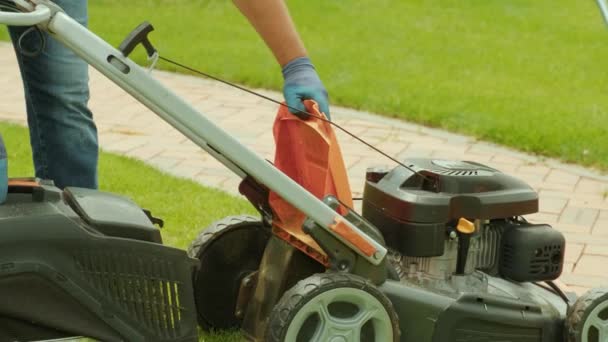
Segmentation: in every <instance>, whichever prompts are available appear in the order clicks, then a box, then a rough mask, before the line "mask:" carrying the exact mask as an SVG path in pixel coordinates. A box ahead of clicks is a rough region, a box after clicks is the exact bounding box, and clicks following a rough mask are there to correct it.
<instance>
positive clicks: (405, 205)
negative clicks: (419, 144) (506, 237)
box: [363, 159, 538, 257]
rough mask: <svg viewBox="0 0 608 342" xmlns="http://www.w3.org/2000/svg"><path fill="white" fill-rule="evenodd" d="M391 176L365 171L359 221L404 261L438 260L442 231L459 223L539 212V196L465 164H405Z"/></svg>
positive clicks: (427, 161)
mask: <svg viewBox="0 0 608 342" xmlns="http://www.w3.org/2000/svg"><path fill="white" fill-rule="evenodd" d="M405 164H406V165H407V166H408V167H410V168H411V169H412V170H414V171H416V172H413V171H411V170H408V169H406V168H404V167H402V166H398V167H396V168H394V169H392V170H390V171H388V170H377V169H370V170H368V172H367V174H366V184H365V189H364V194H363V216H364V217H365V218H366V219H367V220H369V221H370V222H371V223H373V224H374V225H375V226H376V227H378V229H380V231H381V232H382V233H383V235H384V237H385V239H386V241H387V244H388V246H389V247H391V248H393V249H395V250H397V251H399V252H400V253H403V254H404V255H407V256H417V257H426V256H439V255H442V254H443V252H444V241H445V234H446V226H447V224H448V223H449V222H451V221H454V220H458V219H459V218H463V217H464V218H467V219H469V220H476V219H481V220H486V219H496V218H509V217H514V216H520V215H526V214H531V213H535V212H537V211H538V195H537V194H536V192H535V191H534V190H533V189H532V188H531V187H530V186H529V185H527V184H526V183H524V182H522V181H520V180H518V179H516V178H514V177H511V176H508V175H506V174H504V173H502V172H500V171H498V170H495V169H493V168H491V167H488V166H485V165H482V164H478V163H475V162H469V161H447V160H438V159H435V160H434V159H409V160H406V161H405Z"/></svg>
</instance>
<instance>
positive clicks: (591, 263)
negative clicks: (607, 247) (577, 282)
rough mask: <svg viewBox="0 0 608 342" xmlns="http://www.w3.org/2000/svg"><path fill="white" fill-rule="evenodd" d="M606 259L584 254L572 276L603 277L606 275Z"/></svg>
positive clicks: (607, 263) (607, 262)
mask: <svg viewBox="0 0 608 342" xmlns="http://www.w3.org/2000/svg"><path fill="white" fill-rule="evenodd" d="M606 265H608V257H607V256H601V255H589V254H585V255H583V256H582V257H581V259H580V260H579V261H578V263H577V264H576V266H575V267H574V274H577V275H591V276H598V277H603V276H606V275H607V274H606V273H607V268H606Z"/></svg>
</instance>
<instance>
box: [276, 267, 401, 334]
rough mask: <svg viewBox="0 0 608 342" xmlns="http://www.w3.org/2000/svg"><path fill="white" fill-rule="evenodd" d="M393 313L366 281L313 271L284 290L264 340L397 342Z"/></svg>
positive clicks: (380, 295)
mask: <svg viewBox="0 0 608 342" xmlns="http://www.w3.org/2000/svg"><path fill="white" fill-rule="evenodd" d="M399 335H400V331H399V319H398V317H397V314H396V313H395V310H394V308H393V305H392V304H391V302H390V300H389V299H388V298H387V297H386V296H385V295H384V294H383V293H382V292H380V290H378V289H377V288H376V287H375V286H374V285H373V284H372V283H370V282H369V281H367V280H365V279H364V278H361V277H359V276H356V275H353V274H347V273H324V274H315V275H313V276H310V277H308V278H306V279H304V280H301V281H299V282H298V283H297V284H296V285H295V286H294V287H292V288H291V289H290V290H288V291H287V292H285V294H284V295H283V297H282V298H281V300H280V301H279V303H278V304H277V305H276V306H275V307H274V309H273V311H272V313H271V315H270V321H269V324H268V327H267V329H266V338H265V340H266V341H267V342H284V341H290V342H291V341H293V342H360V341H365V342H397V341H399Z"/></svg>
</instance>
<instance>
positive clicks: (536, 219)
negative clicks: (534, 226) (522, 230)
mask: <svg viewBox="0 0 608 342" xmlns="http://www.w3.org/2000/svg"><path fill="white" fill-rule="evenodd" d="M525 218H526V220H528V221H530V222H533V223H546V224H555V223H557V220H558V219H559V215H557V214H550V213H544V212H539V213H535V214H531V215H525Z"/></svg>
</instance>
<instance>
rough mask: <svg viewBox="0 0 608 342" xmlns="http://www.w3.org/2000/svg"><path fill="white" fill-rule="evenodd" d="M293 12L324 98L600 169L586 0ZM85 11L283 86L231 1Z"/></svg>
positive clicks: (320, 5) (108, 29) (605, 55)
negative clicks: (149, 27) (149, 29)
mask: <svg viewBox="0 0 608 342" xmlns="http://www.w3.org/2000/svg"><path fill="white" fill-rule="evenodd" d="M289 6H290V8H291V12H292V14H293V16H294V19H295V21H296V23H297V25H298V27H299V30H300V33H301V35H302V36H303V38H304V40H305V42H306V45H307V46H308V49H309V51H310V54H311V56H312V58H313V60H314V61H315V63H316V65H317V68H318V70H319V72H320V74H321V76H322V78H323V80H324V82H325V83H326V86H327V88H328V90H329V93H330V96H331V100H332V103H334V104H342V105H346V106H350V107H354V108H360V109H366V110H371V111H374V112H378V113H382V114H385V115H387V116H395V117H399V118H403V119H407V120H412V121H416V122H419V123H423V124H426V125H428V126H435V127H442V128H447V129H449V130H452V131H457V132H462V133H465V134H468V135H471V136H475V137H478V138H481V139H485V140H490V141H494V142H497V143H501V144H505V145H509V146H512V147H515V148H518V149H520V150H523V151H529V152H534V153H538V154H541V155H546V156H551V157H558V158H561V159H563V160H565V161H571V162H576V163H580V164H583V165H591V166H596V167H599V168H602V169H604V170H608V144H607V143H606V136H607V133H608V128H607V127H608V96H607V92H608V62H607V61H608V30H606V28H605V27H604V26H603V23H602V21H601V18H600V15H599V11H598V9H597V8H596V5H595V1H594V0H583V1H566V0H537V1H529V0H512V1H501V0H483V1H482V0H471V1H460V0H446V1H441V2H436V1H424V0H412V1H400V0H360V1H356V2H353V1H326V0H292V1H289ZM90 12H91V27H92V28H93V30H94V31H96V32H97V33H98V34H100V35H101V36H102V37H104V38H105V39H107V40H108V41H110V42H111V43H112V44H114V45H117V44H118V43H119V42H120V41H121V40H122V38H123V37H124V36H126V34H127V33H128V32H129V31H130V30H131V29H132V28H133V27H135V26H136V25H137V24H139V23H140V22H141V21H143V20H149V21H150V22H152V23H153V24H154V25H155V27H156V31H155V32H154V33H153V36H152V37H153V41H154V43H155V44H156V46H157V47H158V48H159V50H160V52H161V53H162V54H163V55H164V56H166V57H170V58H174V59H177V60H179V61H183V62H185V63H187V64H189V65H192V66H194V67H196V68H200V69H202V70H204V71H207V72H210V73H213V74H216V75H219V76H222V77H225V78H227V79H230V80H232V81H237V82H241V83H245V84H248V85H250V86H255V87H265V88H274V89H280V87H281V82H282V81H281V77H280V73H279V69H278V67H277V65H276V64H275V62H274V60H273V58H272V56H271V54H270V52H269V51H268V50H267V48H266V47H265V46H264V44H263V43H262V41H261V40H260V39H259V37H257V35H256V34H255V32H254V31H253V30H252V28H251V27H250V26H249V25H248V24H247V23H246V21H245V19H244V18H243V17H242V16H241V15H240V13H239V12H238V11H237V10H236V8H235V7H234V6H233V5H232V4H231V2H230V1H227V0H226V1H218V0H202V1H186V0H132V1H128V2H125V1H119V0H96V1H91V2H90ZM137 59H138V60H139V61H140V62H143V58H142V55H139V56H138V57H137ZM160 67H163V68H167V69H169V70H173V69H174V68H173V67H172V66H170V65H166V64H164V63H161V65H160Z"/></svg>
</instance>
